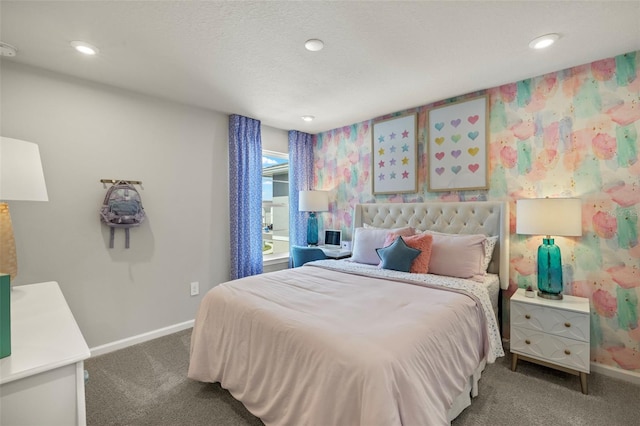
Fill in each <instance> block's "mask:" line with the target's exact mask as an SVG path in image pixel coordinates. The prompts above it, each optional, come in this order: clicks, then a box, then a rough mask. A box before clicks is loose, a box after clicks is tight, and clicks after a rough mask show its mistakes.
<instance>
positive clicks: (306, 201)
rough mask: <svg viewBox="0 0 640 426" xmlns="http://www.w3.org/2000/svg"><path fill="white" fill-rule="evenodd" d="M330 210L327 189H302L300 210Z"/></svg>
mask: <svg viewBox="0 0 640 426" xmlns="http://www.w3.org/2000/svg"><path fill="white" fill-rule="evenodd" d="M327 210H329V193H328V192H327V191H300V197H299V199H298V211H301V212H326V211H327Z"/></svg>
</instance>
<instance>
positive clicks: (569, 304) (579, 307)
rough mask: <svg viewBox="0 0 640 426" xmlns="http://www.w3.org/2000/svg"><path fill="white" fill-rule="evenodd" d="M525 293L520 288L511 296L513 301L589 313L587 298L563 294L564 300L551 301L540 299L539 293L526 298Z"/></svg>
mask: <svg viewBox="0 0 640 426" xmlns="http://www.w3.org/2000/svg"><path fill="white" fill-rule="evenodd" d="M524 292H525V289H524V288H519V289H518V290H516V292H515V293H513V295H512V296H511V300H512V301H517V302H522V303H529V304H532V305H540V306H548V307H550V308H558V309H564V310H567V311H574V312H583V313H589V299H587V298H586V297H577V296H570V295H567V294H563V295H562V299H560V300H551V299H545V298H542V297H538V294H537V293H536V295H535V296H534V297H526V296H525V295H524Z"/></svg>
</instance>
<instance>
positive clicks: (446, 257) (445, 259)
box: [423, 231, 487, 278]
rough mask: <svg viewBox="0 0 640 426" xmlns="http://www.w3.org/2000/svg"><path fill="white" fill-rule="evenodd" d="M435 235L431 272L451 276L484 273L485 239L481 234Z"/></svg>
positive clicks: (430, 263)
mask: <svg viewBox="0 0 640 426" xmlns="http://www.w3.org/2000/svg"><path fill="white" fill-rule="evenodd" d="M423 234H430V235H432V236H433V244H432V248H431V260H430V261H429V273H431V274H438V275H446V276H449V277H458V278H472V277H474V276H476V275H484V273H485V271H486V269H485V268H484V259H485V255H484V244H483V243H484V241H485V240H486V239H487V237H486V236H484V235H480V234H441V233H436V232H434V233H430V232H429V231H425V232H424V233H423Z"/></svg>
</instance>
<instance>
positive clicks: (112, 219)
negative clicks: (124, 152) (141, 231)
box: [100, 181, 145, 248]
mask: <svg viewBox="0 0 640 426" xmlns="http://www.w3.org/2000/svg"><path fill="white" fill-rule="evenodd" d="M144 218H145V212H144V208H143V207H142V199H141V198H140V194H139V193H138V190H137V189H136V188H135V187H134V186H133V185H131V184H130V183H128V182H127V181H118V182H116V183H115V184H114V185H113V186H111V188H109V190H108V191H107V195H106V196H105V197H104V202H103V203H102V208H101V209H100V219H101V221H102V222H103V223H104V224H106V225H107V226H109V227H110V228H111V237H110V238H109V248H113V237H114V234H115V230H116V228H123V229H124V231H125V235H126V240H125V248H129V228H133V227H134V226H140V224H141V223H142V221H143V220H144Z"/></svg>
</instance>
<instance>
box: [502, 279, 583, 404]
mask: <svg viewBox="0 0 640 426" xmlns="http://www.w3.org/2000/svg"><path fill="white" fill-rule="evenodd" d="M524 292H525V290H524V289H523V288H519V289H518V290H517V291H516V292H515V293H514V294H513V296H512V297H511V342H510V346H511V348H510V350H511V354H512V360H511V370H513V371H515V370H516V367H517V365H518V360H519V359H522V360H525V361H529V362H534V363H536V364H541V365H544V366H546V367H551V368H555V369H557V370H561V371H564V372H567V373H571V374H574V375H576V376H580V386H581V388H582V393H584V394H586V393H587V374H589V350H590V344H589V340H590V334H589V299H586V298H584V297H575V296H568V295H564V296H563V299H562V300H549V299H543V298H540V297H538V296H537V295H536V296H534V297H526V296H525V294H524Z"/></svg>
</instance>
